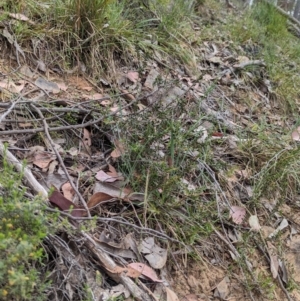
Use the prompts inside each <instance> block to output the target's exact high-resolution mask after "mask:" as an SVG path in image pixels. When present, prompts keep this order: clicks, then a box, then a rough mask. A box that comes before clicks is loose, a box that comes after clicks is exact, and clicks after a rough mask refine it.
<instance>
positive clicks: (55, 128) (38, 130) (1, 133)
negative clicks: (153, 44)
mask: <svg viewBox="0 0 300 301" xmlns="http://www.w3.org/2000/svg"><path fill="white" fill-rule="evenodd" d="M156 92H157V90H155V91H154V92H151V93H150V94H148V95H146V96H144V97H140V98H136V99H134V100H132V101H131V102H130V103H128V104H127V105H125V106H123V107H120V108H119V109H118V110H116V111H114V112H112V113H110V114H109V115H107V116H101V117H99V118H97V119H95V120H90V121H88V122H86V123H82V124H76V125H66V126H58V127H53V128H50V127H48V129H47V130H48V131H49V132H54V131H65V130H71V129H72V130H74V129H82V128H85V127H88V126H92V125H94V124H97V123H100V122H101V121H102V120H103V119H104V118H105V117H108V116H114V115H116V114H118V113H119V112H121V111H122V110H124V109H126V108H128V107H130V106H132V105H133V104H134V103H136V102H138V101H140V100H142V99H145V98H148V97H150V96H151V95H152V94H154V93H156ZM40 132H44V128H43V127H42V128H36V129H27V130H10V131H0V136H2V135H13V134H27V133H40Z"/></svg>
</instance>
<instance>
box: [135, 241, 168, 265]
mask: <svg viewBox="0 0 300 301" xmlns="http://www.w3.org/2000/svg"><path fill="white" fill-rule="evenodd" d="M139 250H140V252H141V253H143V254H147V255H145V258H146V259H147V260H148V262H149V264H150V265H151V266H152V267H153V268H154V269H161V268H163V267H164V265H165V264H166V262H167V255H168V252H167V250H165V249H163V248H161V247H159V246H158V245H156V244H155V242H154V238H153V237H147V238H145V239H144V240H143V241H142V242H141V244H140V246H139Z"/></svg>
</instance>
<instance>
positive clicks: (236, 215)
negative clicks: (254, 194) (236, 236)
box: [229, 206, 246, 225]
mask: <svg viewBox="0 0 300 301" xmlns="http://www.w3.org/2000/svg"><path fill="white" fill-rule="evenodd" d="M245 215H246V209H245V208H243V207H239V206H231V208H230V212H229V216H230V217H231V218H232V221H233V222H234V223H236V224H238V225H239V224H241V223H242V222H243V220H244V218H245Z"/></svg>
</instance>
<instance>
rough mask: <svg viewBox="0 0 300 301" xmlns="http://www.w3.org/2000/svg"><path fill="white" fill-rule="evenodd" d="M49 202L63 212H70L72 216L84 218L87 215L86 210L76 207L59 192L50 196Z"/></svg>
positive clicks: (54, 192)
mask: <svg viewBox="0 0 300 301" xmlns="http://www.w3.org/2000/svg"><path fill="white" fill-rule="evenodd" d="M49 201H50V203H51V204H52V205H55V206H56V207H58V208H59V209H60V210H61V211H67V212H68V211H70V210H71V212H68V213H70V214H71V215H72V216H74V217H82V216H84V215H85V214H86V211H85V209H83V208H80V207H79V206H76V205H75V204H74V203H73V202H71V201H70V200H68V199H66V198H65V197H64V196H63V195H62V194H61V193H60V192H59V191H57V190H55V191H53V193H52V194H51V195H50V196H49Z"/></svg>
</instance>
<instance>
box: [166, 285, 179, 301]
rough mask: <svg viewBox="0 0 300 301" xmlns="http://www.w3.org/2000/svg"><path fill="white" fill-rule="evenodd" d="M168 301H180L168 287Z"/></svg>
mask: <svg viewBox="0 0 300 301" xmlns="http://www.w3.org/2000/svg"><path fill="white" fill-rule="evenodd" d="M166 293H167V301H179V299H178V297H177V295H176V294H175V293H174V292H173V291H172V290H171V289H169V288H168V287H166Z"/></svg>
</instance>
